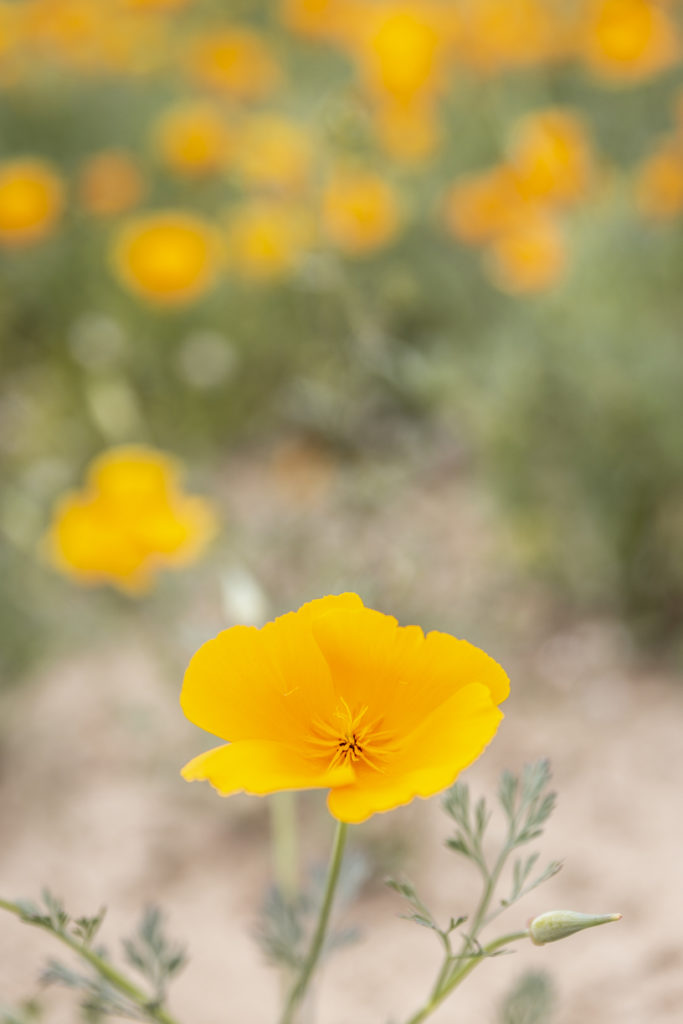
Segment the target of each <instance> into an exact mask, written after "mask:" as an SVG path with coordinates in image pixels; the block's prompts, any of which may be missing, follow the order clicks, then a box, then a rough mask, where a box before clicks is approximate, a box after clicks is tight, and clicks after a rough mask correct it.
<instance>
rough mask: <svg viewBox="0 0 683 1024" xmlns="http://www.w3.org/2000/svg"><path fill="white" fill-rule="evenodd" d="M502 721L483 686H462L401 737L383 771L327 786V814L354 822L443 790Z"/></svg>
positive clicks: (360, 774) (371, 772)
mask: <svg viewBox="0 0 683 1024" xmlns="http://www.w3.org/2000/svg"><path fill="white" fill-rule="evenodd" d="M502 717H503V715H502V712H501V711H499V710H498V708H497V707H496V706H495V704H494V703H493V701H492V700H491V694H490V692H489V690H488V688H487V687H486V686H485V685H483V684H481V683H474V684H472V685H470V686H465V687H463V688H462V689H461V690H459V691H458V692H457V693H455V694H454V695H453V696H452V697H451V698H450V699H449V700H447V701H446V702H445V703H444V704H442V705H441V706H440V707H439V708H437V709H436V710H435V711H434V712H433V713H432V714H431V715H429V716H428V717H427V718H426V719H424V720H423V721H422V722H421V723H420V724H419V725H418V727H417V728H416V729H414V730H413V732H412V733H411V734H410V735H408V736H406V738H405V740H404V741H403V742H402V744H401V749H400V750H399V751H398V753H397V754H396V755H395V756H394V757H393V758H392V760H391V763H389V764H387V766H386V769H385V771H383V772H379V771H371V770H367V771H363V772H359V773H358V776H357V779H356V781H355V782H354V783H352V784H350V785H346V786H343V787H341V788H332V791H331V792H330V794H329V797H328V807H329V810H330V813H331V814H332V815H333V816H334V817H335V818H338V819H339V820H340V821H347V822H351V823H357V822H361V821H365V819H366V818H369V817H370V815H372V814H376V813H377V812H379V811H387V810H390V809H391V808H393V807H399V806H401V805H402V804H407V803H410V801H411V800H412V799H413V798H414V797H416V796H420V797H428V796H432V795H433V794H434V793H438V792H440V791H441V790H443V789H446V787H447V786H450V785H451V783H453V782H454V781H455V779H456V778H457V776H458V775H459V774H460V772H461V771H462V770H463V769H464V768H466V767H467V766H468V765H469V764H471V763H472V762H473V761H474V760H475V759H476V758H477V757H478V756H479V754H480V753H481V752H482V750H483V749H484V747H486V746H487V744H488V743H490V741H491V740H492V739H493V736H494V735H495V733H496V730H497V728H498V725H499V723H500V721H501V719H502Z"/></svg>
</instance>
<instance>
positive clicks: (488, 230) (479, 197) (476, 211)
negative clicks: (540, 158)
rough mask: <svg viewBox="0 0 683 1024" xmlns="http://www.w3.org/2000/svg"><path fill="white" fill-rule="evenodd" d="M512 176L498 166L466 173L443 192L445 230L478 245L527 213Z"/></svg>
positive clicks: (468, 242)
mask: <svg viewBox="0 0 683 1024" xmlns="http://www.w3.org/2000/svg"><path fill="white" fill-rule="evenodd" d="M528 206H529V204H528V202H527V201H526V199H525V198H524V196H523V195H522V193H521V192H520V189H519V185H518V182H517V179H516V177H515V175H514V174H513V173H512V171H511V170H510V168H509V167H506V166H505V165H499V166H497V167H493V168H491V169H489V170H484V171H478V172H476V173H474V174H470V175H465V176H464V177H462V178H460V179H458V180H457V181H456V182H454V183H453V184H452V185H451V187H450V188H449V190H448V192H447V193H446V197H445V203H444V223H445V227H446V229H447V230H448V231H449V232H450V233H451V234H452V235H455V237H456V238H459V239H460V240H461V241H462V242H465V243H467V244H468V245H481V244H483V243H484V242H488V241H489V240H490V239H492V238H496V237H497V236H498V235H500V234H501V233H503V232H505V231H509V230H510V228H512V227H514V226H515V225H516V224H517V223H518V222H519V221H520V219H523V218H524V217H525V216H526V215H527V212H528Z"/></svg>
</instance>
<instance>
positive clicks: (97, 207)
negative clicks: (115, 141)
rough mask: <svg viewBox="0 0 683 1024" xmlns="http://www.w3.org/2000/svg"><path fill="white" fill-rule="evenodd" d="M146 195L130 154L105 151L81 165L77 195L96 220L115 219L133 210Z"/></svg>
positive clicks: (140, 176)
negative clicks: (101, 218)
mask: <svg viewBox="0 0 683 1024" xmlns="http://www.w3.org/2000/svg"><path fill="white" fill-rule="evenodd" d="M144 192H145V181H144V178H143V176H142V172H141V170H140V168H139V166H138V164H137V163H136V161H135V160H134V159H133V157H132V156H131V154H130V153H127V152H126V151H125V150H123V149H106V150H103V151H102V152H101V153H95V154H93V156H91V157H88V159H87V160H86V161H85V162H84V163H83V164H82V165H81V169H80V175H79V180H78V195H79V198H80V201H81V205H82V206H83V208H84V209H85V210H87V211H88V213H92V214H94V215H95V216H96V217H114V216H116V215H117V214H119V213H124V212H125V211H126V210H130V209H132V208H133V207H134V206H136V205H137V204H138V203H139V202H140V200H141V199H142V196H143V195H144Z"/></svg>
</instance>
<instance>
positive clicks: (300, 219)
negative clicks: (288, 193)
mask: <svg viewBox="0 0 683 1024" xmlns="http://www.w3.org/2000/svg"><path fill="white" fill-rule="evenodd" d="M314 241H315V234H314V229H313V223H312V220H311V216H310V213H309V212H308V210H306V209H305V208H304V207H302V206H293V205H292V204H290V203H283V202H280V201H278V200H276V199H269V198H263V199H252V200H250V201H249V202H246V203H244V204H243V205H242V206H239V207H236V208H235V209H233V210H231V212H230V215H229V221H228V229H227V258H228V263H229V265H230V266H231V267H232V268H233V269H234V270H235V271H236V272H237V273H238V274H239V275H240V277H244V278H247V279H251V280H256V281H259V280H260V281H267V280H271V279H272V278H277V277H282V276H283V275H286V274H289V273H291V272H292V271H293V270H295V269H296V267H297V266H298V265H299V264H300V263H301V261H302V259H303V258H304V256H305V255H306V253H307V252H308V251H309V250H310V248H311V246H312V245H313V243H314Z"/></svg>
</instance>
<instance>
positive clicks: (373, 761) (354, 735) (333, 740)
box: [312, 697, 395, 772]
mask: <svg viewBox="0 0 683 1024" xmlns="http://www.w3.org/2000/svg"><path fill="white" fill-rule="evenodd" d="M367 712H368V707H367V705H365V706H364V707H362V708H360V709H359V710H358V711H355V712H353V711H352V710H351V708H350V707H349V705H348V704H347V702H346V701H345V700H344V698H343V697H342V698H341V699H340V701H339V704H338V706H337V708H336V709H335V712H334V715H333V721H331V722H330V721H323V720H322V719H317V720H316V721H315V722H314V723H313V729H314V733H315V738H314V739H313V738H312V742H313V744H314V745H315V746H316V747H319V748H321V753H322V752H324V753H325V754H327V755H328V756H329V758H330V760H329V762H328V768H339V767H340V766H341V765H345V764H349V763H351V764H353V765H356V764H357V765H358V767H360V765H361V763H362V764H365V765H367V767H368V768H372V769H373V770H374V771H379V772H382V771H384V768H383V762H384V761H386V758H387V755H388V754H390V753H391V752H392V751H393V750H394V749H395V748H394V747H393V745H392V744H391V743H388V742H387V737H388V734H387V732H386V731H382V730H381V729H380V728H379V726H380V720H376V721H372V720H369V719H368V715H367Z"/></svg>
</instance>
